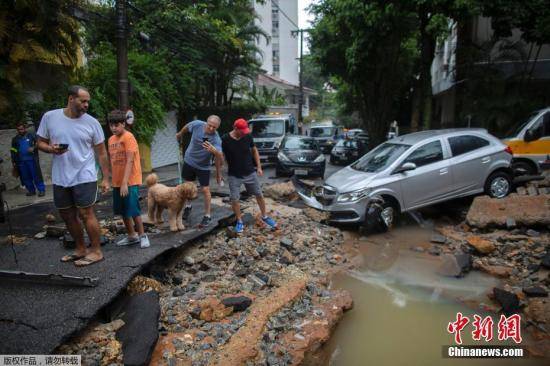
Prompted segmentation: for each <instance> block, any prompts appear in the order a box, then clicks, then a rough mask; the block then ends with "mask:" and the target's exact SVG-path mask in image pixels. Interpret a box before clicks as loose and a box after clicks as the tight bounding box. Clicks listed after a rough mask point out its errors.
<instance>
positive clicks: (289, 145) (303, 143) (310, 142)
mask: <svg viewBox="0 0 550 366" xmlns="http://www.w3.org/2000/svg"><path fill="white" fill-rule="evenodd" d="M283 149H287V150H317V149H318V147H317V142H316V141H315V140H314V139H308V138H303V137H289V138H287V139H286V140H285V142H284V143H283Z"/></svg>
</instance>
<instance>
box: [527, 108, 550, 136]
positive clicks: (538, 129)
mask: <svg viewBox="0 0 550 366" xmlns="http://www.w3.org/2000/svg"><path fill="white" fill-rule="evenodd" d="M531 130H532V131H533V132H534V133H535V136H536V137H537V139H540V138H541V137H547V136H550V113H546V114H545V115H543V116H542V118H539V120H538V122H536V123H535V125H534V126H533V127H532V128H531Z"/></svg>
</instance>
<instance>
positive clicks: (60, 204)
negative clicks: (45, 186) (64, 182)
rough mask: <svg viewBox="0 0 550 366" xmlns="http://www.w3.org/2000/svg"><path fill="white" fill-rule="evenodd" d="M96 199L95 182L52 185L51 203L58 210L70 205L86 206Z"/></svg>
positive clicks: (91, 204) (93, 202)
mask: <svg viewBox="0 0 550 366" xmlns="http://www.w3.org/2000/svg"><path fill="white" fill-rule="evenodd" d="M96 201H97V182H88V183H82V184H77V185H76V186H72V187H62V186H57V185H55V184H54V185H53V203H54V204H55V207H56V208H57V209H58V210H63V209H66V208H71V207H78V208H86V207H90V206H93V205H94V204H95V203H96Z"/></svg>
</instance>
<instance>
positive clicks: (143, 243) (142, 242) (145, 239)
mask: <svg viewBox="0 0 550 366" xmlns="http://www.w3.org/2000/svg"><path fill="white" fill-rule="evenodd" d="M139 244H140V246H141V247H142V248H149V247H150V246H151V243H149V238H148V237H147V234H143V235H140V237H139Z"/></svg>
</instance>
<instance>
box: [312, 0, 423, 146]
mask: <svg viewBox="0 0 550 366" xmlns="http://www.w3.org/2000/svg"><path fill="white" fill-rule="evenodd" d="M403 3H404V2H400V1H382V0H380V1H376V0H368V1H362V0H325V1H323V2H321V3H319V4H316V5H313V6H312V8H311V9H312V11H313V13H314V15H315V21H314V24H313V25H314V27H313V29H312V32H311V50H312V55H313V57H314V58H315V60H316V61H317V62H318V64H319V65H320V66H321V71H322V72H323V74H324V75H327V76H331V77H337V78H338V79H339V80H341V81H342V82H344V83H345V84H347V86H348V91H349V92H350V94H352V95H353V98H351V100H348V101H347V102H356V103H357V105H356V109H357V110H358V111H359V113H360V115H361V117H362V119H363V121H364V123H365V124H366V126H365V127H366V129H367V130H368V132H369V135H370V137H371V141H373V143H375V144H377V143H379V142H381V141H383V140H384V138H385V135H386V132H387V128H388V126H389V123H390V122H391V121H392V120H394V119H395V118H396V117H397V116H396V113H397V112H396V111H397V110H398V109H399V104H400V102H401V101H402V97H403V95H404V94H405V93H406V91H407V90H408V88H409V87H410V78H411V75H412V67H413V64H414V61H415V58H416V57H417V44H416V38H415V37H414V36H413V32H414V30H415V29H416V28H415V26H416V23H415V20H416V19H415V17H414V16H413V15H412V14H411V12H410V11H409V9H408V8H407V7H406V6H405V5H404V4H403Z"/></svg>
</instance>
